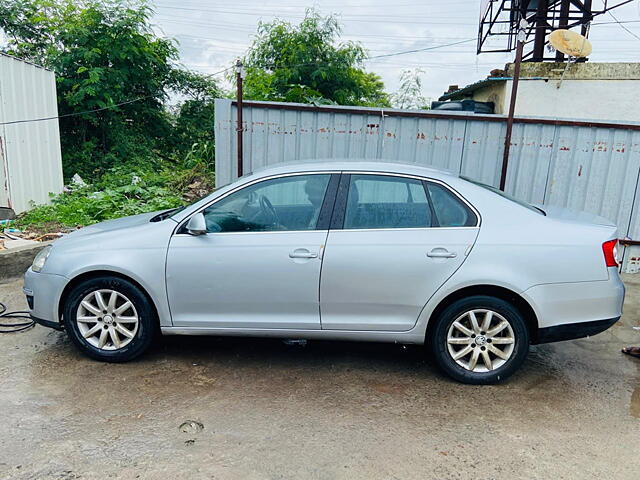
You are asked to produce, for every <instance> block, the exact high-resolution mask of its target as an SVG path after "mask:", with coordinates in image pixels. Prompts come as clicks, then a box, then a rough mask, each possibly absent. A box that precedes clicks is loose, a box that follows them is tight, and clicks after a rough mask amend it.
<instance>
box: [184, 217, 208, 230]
mask: <svg viewBox="0 0 640 480" xmlns="http://www.w3.org/2000/svg"><path fill="white" fill-rule="evenodd" d="M187 232H188V233H189V235H204V234H205V233H207V222H206V221H205V219H204V214H202V213H196V214H195V215H194V216H193V217H191V218H190V219H189V221H188V222H187Z"/></svg>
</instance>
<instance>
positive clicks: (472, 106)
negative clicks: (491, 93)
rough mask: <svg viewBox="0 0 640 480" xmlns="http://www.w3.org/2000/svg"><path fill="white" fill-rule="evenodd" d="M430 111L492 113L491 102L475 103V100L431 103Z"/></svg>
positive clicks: (493, 106) (493, 107) (493, 108)
mask: <svg viewBox="0 0 640 480" xmlns="http://www.w3.org/2000/svg"><path fill="white" fill-rule="evenodd" d="M431 110H449V111H456V112H473V113H494V110H495V104H494V103H493V102H476V101H475V100H457V101H454V102H431Z"/></svg>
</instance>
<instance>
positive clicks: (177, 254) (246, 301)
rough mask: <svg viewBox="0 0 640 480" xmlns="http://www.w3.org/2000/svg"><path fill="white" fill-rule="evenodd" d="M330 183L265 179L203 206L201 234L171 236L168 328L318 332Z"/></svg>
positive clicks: (326, 179) (312, 178) (322, 178)
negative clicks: (169, 315) (321, 267)
mask: <svg viewBox="0 0 640 480" xmlns="http://www.w3.org/2000/svg"><path fill="white" fill-rule="evenodd" d="M337 181H338V175H335V176H332V175H331V174H300V175H289V176H283V177H277V178H271V179H265V180H262V181H259V182H256V183H253V184H251V185H249V186H246V187H243V188H241V189H240V190H237V191H234V192H232V193H230V194H228V195H227V196H225V197H223V198H221V199H219V200H216V201H215V202H214V203H213V204H211V205H210V206H208V207H207V208H206V209H205V210H204V211H203V213H204V216H205V220H206V223H207V233H206V234H205V235H199V236H192V235H189V234H188V233H186V231H183V230H178V231H177V233H176V234H175V235H174V236H173V237H172V239H171V242H170V245H169V251H168V257H167V273H166V275H167V292H168V297H169V306H170V308H171V316H172V320H173V325H174V326H179V327H199V328H292V329H319V328H320V315H319V298H318V297H319V281H320V266H321V258H322V249H323V247H324V244H325V242H326V238H327V231H328V224H329V218H330V215H331V208H332V207H333V200H334V197H333V195H334V194H335V188H329V185H332V186H334V185H335V186H336V187H337ZM329 191H333V192H334V193H333V194H328V193H327V192H329Z"/></svg>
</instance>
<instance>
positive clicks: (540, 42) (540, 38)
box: [531, 0, 549, 62]
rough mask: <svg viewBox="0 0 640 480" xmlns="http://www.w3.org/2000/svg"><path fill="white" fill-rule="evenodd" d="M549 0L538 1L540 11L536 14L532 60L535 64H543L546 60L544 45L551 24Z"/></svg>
mask: <svg viewBox="0 0 640 480" xmlns="http://www.w3.org/2000/svg"><path fill="white" fill-rule="evenodd" d="M548 2H549V0H538V10H537V12H536V17H535V18H536V23H535V27H534V28H535V33H534V36H533V56H532V57H531V60H532V61H534V62H542V61H543V60H544V43H545V40H546V36H547V29H548V27H549V23H548V22H547V16H548V7H549V6H548Z"/></svg>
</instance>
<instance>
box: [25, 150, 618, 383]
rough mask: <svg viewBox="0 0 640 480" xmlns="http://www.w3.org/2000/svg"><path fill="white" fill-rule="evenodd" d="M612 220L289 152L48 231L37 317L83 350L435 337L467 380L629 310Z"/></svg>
mask: <svg viewBox="0 0 640 480" xmlns="http://www.w3.org/2000/svg"><path fill="white" fill-rule="evenodd" d="M616 249H617V240H616V227H615V226H614V225H613V224H611V223H610V222H608V221H606V220H604V219H601V218H599V217H588V216H586V214H573V213H571V212H569V211H567V210H564V209H558V208H548V207H542V206H541V207H536V206H531V205H528V204H526V203H523V202H520V201H516V200H514V199H512V198H510V197H508V196H507V195H505V194H504V193H503V192H501V191H499V190H496V189H494V188H492V187H489V186H486V185H481V184H477V183H474V182H472V181H470V180H468V179H464V178H461V177H459V176H457V175H454V174H450V173H445V172H441V171H437V170H432V169H427V168H422V167H418V166H410V165H400V164H386V163H365V162H352V161H349V162H337V161H332V162H325V163H314V164H298V165H295V166H291V165H288V166H280V167H276V168H271V169H267V170H263V171H260V172H257V173H254V174H251V175H248V176H246V177H243V178H241V179H239V180H237V181H236V182H235V183H232V184H230V185H227V186H226V187H224V188H221V189H219V190H217V191H216V192H214V193H212V194H211V195H210V196H208V197H206V198H204V199H202V200H200V201H198V202H196V203H194V204H192V205H190V206H188V207H186V208H181V209H177V210H171V211H166V212H160V213H157V212H156V213H151V214H144V215H137V216H133V217H127V218H122V219H119V220H113V221H108V222H104V223H100V224H97V225H92V226H90V227H86V228H83V229H81V230H78V231H76V232H73V233H71V234H70V235H67V236H65V237H63V238H61V239H59V240H57V241H56V242H55V243H54V244H53V245H51V246H49V247H47V248H45V249H44V250H42V251H41V252H40V254H39V255H38V256H37V257H36V258H35V260H34V262H33V265H32V267H31V268H30V269H29V270H28V272H27V273H26V276H25V289H24V290H25V293H26V295H27V300H28V303H29V307H30V310H31V314H32V316H33V318H34V319H35V320H36V321H37V322H38V323H40V324H42V325H46V326H49V327H53V328H57V329H64V330H65V331H66V332H67V334H68V335H69V337H70V338H71V340H72V341H73V343H74V344H75V345H76V346H77V347H78V348H79V349H80V350H82V351H83V352H84V353H85V354H87V355H88V356H90V357H92V358H94V359H98V360H103V361H111V362H122V361H127V360H131V359H133V358H135V357H137V356H138V355H140V354H142V353H143V352H144V351H145V350H146V349H147V347H148V346H149V345H150V343H151V341H152V339H153V338H154V335H155V334H156V332H158V330H159V331H160V332H161V333H162V334H164V335H189V334H197V335H245V336H249V335H250V336H265V337H280V338H289V339H293V338H298V339H332V340H358V341H379V342H398V343H404V344H425V345H426V346H427V347H428V348H429V349H430V350H431V351H432V352H433V354H434V357H435V359H436V361H437V363H438V365H439V366H440V367H441V368H442V369H443V370H444V371H445V372H446V373H447V374H449V375H450V376H452V377H453V378H455V379H457V380H459V381H462V382H467V383H478V384H479V383H492V382H496V381H499V380H502V379H505V378H507V377H508V376H509V375H510V374H511V373H513V372H514V371H515V370H516V369H517V368H518V367H519V366H520V365H521V364H522V362H523V361H524V359H525V357H526V355H527V352H528V350H529V345H530V344H536V343H544V342H552V341H559V340H567V339H574V338H579V337H584V336H587V335H593V334H596V333H598V332H601V331H603V330H605V329H606V328H608V327H609V326H611V325H612V324H613V323H615V322H616V321H617V319H618V318H619V317H620V315H621V310H622V302H623V298H624V286H623V284H622V282H621V280H620V277H619V275H618V260H617V258H616Z"/></svg>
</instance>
